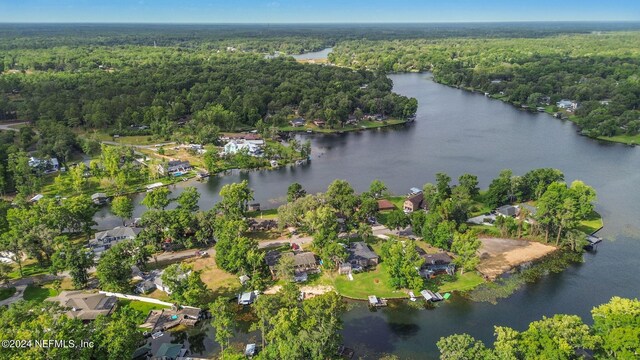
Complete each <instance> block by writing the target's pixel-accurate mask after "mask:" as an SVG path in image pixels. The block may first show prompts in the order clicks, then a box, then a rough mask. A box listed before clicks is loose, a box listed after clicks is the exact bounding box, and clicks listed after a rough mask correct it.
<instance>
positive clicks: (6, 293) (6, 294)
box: [0, 286, 16, 301]
mask: <svg viewBox="0 0 640 360" xmlns="http://www.w3.org/2000/svg"><path fill="white" fill-rule="evenodd" d="M15 293H16V288H15V287H13V286H12V287H9V288H4V289H0V301H1V300H5V299H8V298H10V297H12V296H13V294H15Z"/></svg>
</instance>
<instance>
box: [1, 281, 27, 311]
mask: <svg viewBox="0 0 640 360" xmlns="http://www.w3.org/2000/svg"><path fill="white" fill-rule="evenodd" d="M15 288H16V292H15V294H13V296H11V297H10V298H8V299H4V300H2V301H0V306H5V305H7V306H9V305H11V304H13V303H14V302H16V301H19V300H22V295H23V294H24V290H25V289H26V288H27V285H16V287H15Z"/></svg>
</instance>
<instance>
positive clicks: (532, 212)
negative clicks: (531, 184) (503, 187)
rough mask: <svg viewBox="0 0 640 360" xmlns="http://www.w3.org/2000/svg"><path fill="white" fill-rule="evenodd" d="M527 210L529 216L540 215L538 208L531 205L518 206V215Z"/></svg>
mask: <svg viewBox="0 0 640 360" xmlns="http://www.w3.org/2000/svg"><path fill="white" fill-rule="evenodd" d="M523 209H524V210H526V211H527V213H528V214H529V216H535V215H536V214H537V213H538V208H537V207H535V206H532V205H529V204H520V205H518V215H519V214H520V212H521V211H522V210H523Z"/></svg>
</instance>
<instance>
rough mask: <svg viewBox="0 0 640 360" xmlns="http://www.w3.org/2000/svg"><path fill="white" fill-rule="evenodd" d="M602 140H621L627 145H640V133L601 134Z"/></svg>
mask: <svg viewBox="0 0 640 360" xmlns="http://www.w3.org/2000/svg"><path fill="white" fill-rule="evenodd" d="M598 139H600V140H605V141H613V142H619V143H623V144H627V145H640V134H638V135H616V136H600V137H598Z"/></svg>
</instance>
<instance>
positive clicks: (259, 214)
mask: <svg viewBox="0 0 640 360" xmlns="http://www.w3.org/2000/svg"><path fill="white" fill-rule="evenodd" d="M247 217H252V218H256V219H259V220H262V219H277V218H278V209H267V210H261V211H249V212H247Z"/></svg>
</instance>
